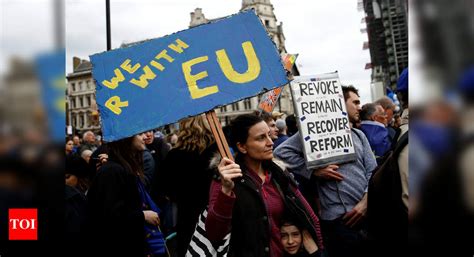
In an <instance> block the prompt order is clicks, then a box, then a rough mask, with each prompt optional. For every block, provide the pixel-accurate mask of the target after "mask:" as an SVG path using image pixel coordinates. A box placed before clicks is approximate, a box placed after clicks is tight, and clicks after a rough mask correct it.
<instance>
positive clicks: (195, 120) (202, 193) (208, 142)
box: [162, 116, 217, 257]
mask: <svg viewBox="0 0 474 257" xmlns="http://www.w3.org/2000/svg"><path fill="white" fill-rule="evenodd" d="M214 142H215V140H214V138H213V136H212V132H211V129H210V127H209V125H208V124H207V122H206V120H205V119H204V118H203V117H202V116H195V117H192V118H188V119H184V120H182V121H181V122H180V123H179V133H178V141H177V142H176V145H175V147H174V148H173V149H171V151H170V152H169V153H168V155H167V157H166V159H165V164H164V169H163V171H164V175H165V176H164V179H165V183H162V184H163V185H164V187H165V188H164V189H165V190H166V193H167V195H168V196H169V197H170V199H171V201H172V202H174V203H176V204H177V208H178V215H177V224H176V232H177V243H178V256H179V257H182V256H185V254H186V249H187V246H188V245H189V242H190V240H191V236H192V235H193V232H194V228H195V227H196V223H197V221H198V217H199V214H200V213H201V212H202V211H203V210H204V209H205V208H206V206H207V203H208V201H209V188H210V185H211V181H212V177H213V175H214V174H215V173H214V172H213V170H211V169H210V168H209V162H210V160H211V159H212V157H213V155H214V154H215V152H216V151H217V147H216V144H215V143H214ZM183 178H185V179H183Z"/></svg>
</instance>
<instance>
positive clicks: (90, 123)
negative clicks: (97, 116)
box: [86, 112, 92, 128]
mask: <svg viewBox="0 0 474 257" xmlns="http://www.w3.org/2000/svg"><path fill="white" fill-rule="evenodd" d="M86 126H87V127H88V128H90V127H92V113H91V112H88V113H87V124H86Z"/></svg>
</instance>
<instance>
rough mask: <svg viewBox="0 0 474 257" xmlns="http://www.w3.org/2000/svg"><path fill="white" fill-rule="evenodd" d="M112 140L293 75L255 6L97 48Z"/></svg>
mask: <svg viewBox="0 0 474 257" xmlns="http://www.w3.org/2000/svg"><path fill="white" fill-rule="evenodd" d="M91 62H92V64H93V70H92V72H93V76H94V79H95V80H96V84H97V91H96V97H97V104H98V106H99V110H100V115H101V121H102V132H103V136H104V139H105V140H106V141H115V140H118V139H121V138H125V137H129V136H132V135H134V134H137V133H140V132H143V131H146V130H150V129H153V128H157V127H160V126H162V125H166V124H170V123H174V122H176V121H178V120H180V119H182V118H185V117H188V116H194V115H197V114H200V113H203V112H206V111H209V110H212V109H213V108H215V107H217V106H220V105H225V104H229V103H232V102H236V101H238V100H241V99H244V98H247V97H251V96H254V95H257V94H259V93H260V92H262V91H265V90H268V89H271V88H275V87H279V86H282V85H284V84H287V83H288V82H289V81H288V79H287V76H286V71H285V69H284V68H283V65H282V63H281V57H280V55H279V53H278V51H277V49H276V47H275V44H274V43H273V42H272V41H271V39H270V38H269V36H268V35H267V32H266V30H265V28H264V27H263V25H262V23H261V21H260V19H259V18H258V16H257V15H256V14H255V12H254V11H253V10H250V11H245V12H241V13H239V14H236V15H232V16H229V17H227V18H223V19H220V20H218V21H215V22H212V23H209V24H205V25H201V26H198V27H194V28H191V29H188V30H184V31H181V32H177V33H175V34H172V35H168V36H165V37H162V38H158V39H153V40H148V41H145V42H143V43H140V44H137V45H133V46H130V47H127V48H120V49H115V50H112V51H109V52H104V53H100V54H95V55H92V56H91Z"/></svg>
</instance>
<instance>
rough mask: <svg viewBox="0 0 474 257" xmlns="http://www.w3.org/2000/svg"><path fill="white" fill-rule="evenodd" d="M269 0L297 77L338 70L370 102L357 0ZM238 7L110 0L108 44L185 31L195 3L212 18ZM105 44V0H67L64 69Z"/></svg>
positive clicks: (202, 0)
mask: <svg viewBox="0 0 474 257" xmlns="http://www.w3.org/2000/svg"><path fill="white" fill-rule="evenodd" d="M271 3H272V4H273V7H274V12H275V15H276V18H277V21H278V22H283V32H284V34H285V38H286V44H285V45H286V49H287V51H288V52H289V53H299V54H300V55H299V57H298V60H297V64H298V65H299V70H300V73H301V75H313V74H319V73H327V72H333V71H336V70H337V71H339V76H340V79H341V83H343V84H353V85H354V86H356V87H357V88H359V89H360V91H361V97H362V100H363V102H368V101H370V70H365V69H364V67H365V63H367V62H370V54H369V51H368V50H366V51H363V50H362V44H363V42H364V41H367V35H366V34H362V33H361V32H360V29H361V28H363V27H365V24H362V23H361V18H362V17H364V14H363V12H359V11H358V10H357V1H356V0H331V1H314V0H291V1H289V0H271ZM241 5H242V1H241V0H225V1H223V0H133V1H132V0H128V1H125V0H124V1H116V0H112V1H111V27H112V48H117V47H119V46H120V45H121V44H122V43H123V42H134V41H138V40H143V39H150V38H157V37H162V36H165V35H168V34H171V33H174V32H177V31H180V30H185V29H187V28H188V26H189V22H190V19H191V18H190V13H191V12H193V11H194V9H195V8H197V7H199V8H202V11H203V13H204V15H205V17H206V18H207V19H214V18H218V17H223V16H228V15H231V14H234V13H237V12H238V11H239V10H240V8H241ZM106 46H107V44H106V25H105V1H98V0H88V1H76V0H68V1H66V49H67V55H66V58H67V59H66V60H67V72H68V73H69V72H72V57H73V56H78V57H80V58H82V59H86V58H87V59H88V56H89V55H91V54H94V53H98V52H102V51H105V50H106Z"/></svg>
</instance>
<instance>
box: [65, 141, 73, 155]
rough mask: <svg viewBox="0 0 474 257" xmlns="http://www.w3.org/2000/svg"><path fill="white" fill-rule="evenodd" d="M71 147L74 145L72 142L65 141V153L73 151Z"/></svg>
mask: <svg viewBox="0 0 474 257" xmlns="http://www.w3.org/2000/svg"><path fill="white" fill-rule="evenodd" d="M73 147H74V143H73V142H72V140H69V141H67V143H66V151H67V152H71V151H72V149H73Z"/></svg>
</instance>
